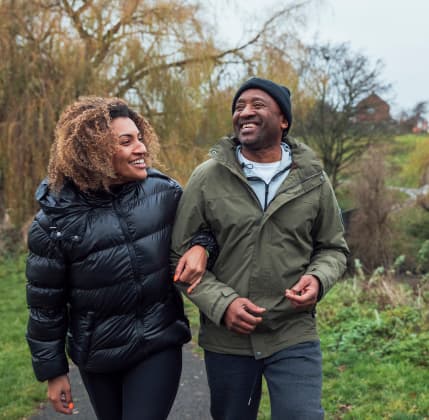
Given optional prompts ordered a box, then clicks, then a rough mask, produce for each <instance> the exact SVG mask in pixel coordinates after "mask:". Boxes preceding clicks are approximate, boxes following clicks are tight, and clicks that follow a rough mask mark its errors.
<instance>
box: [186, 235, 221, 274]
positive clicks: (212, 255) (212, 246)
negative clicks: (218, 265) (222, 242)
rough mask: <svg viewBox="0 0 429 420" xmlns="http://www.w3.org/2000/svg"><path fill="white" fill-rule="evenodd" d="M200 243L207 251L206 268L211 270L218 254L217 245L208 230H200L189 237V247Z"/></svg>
mask: <svg viewBox="0 0 429 420" xmlns="http://www.w3.org/2000/svg"><path fill="white" fill-rule="evenodd" d="M194 245H200V246H202V247H204V248H205V249H206V251H207V252H208V260H207V270H211V269H212V267H213V266H214V264H215V262H216V260H217V257H218V255H219V246H218V244H217V242H216V238H215V237H214V236H213V234H212V232H211V231H210V230H200V231H199V232H197V233H196V234H195V235H194V236H193V237H192V239H191V242H190V248H191V247H193V246H194Z"/></svg>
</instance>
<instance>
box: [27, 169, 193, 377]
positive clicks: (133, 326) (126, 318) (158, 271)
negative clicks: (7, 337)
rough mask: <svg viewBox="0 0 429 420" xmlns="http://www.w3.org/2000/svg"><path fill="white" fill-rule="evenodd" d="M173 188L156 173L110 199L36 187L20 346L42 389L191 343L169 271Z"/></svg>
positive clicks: (175, 194)
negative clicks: (72, 374) (62, 378)
mask: <svg viewBox="0 0 429 420" xmlns="http://www.w3.org/2000/svg"><path fill="white" fill-rule="evenodd" d="M181 194H182V190H181V188H180V186H179V185H178V184H177V183H175V182H174V181H172V180H171V179H170V178H168V177H167V176H165V175H163V174H161V173H160V172H158V171H155V170H153V169H152V170H149V171H148V178H147V179H146V180H145V181H143V182H134V183H129V184H124V185H122V186H119V187H117V188H116V189H115V190H113V191H112V192H111V193H107V192H103V193H99V194H97V195H90V194H84V193H82V192H80V191H78V190H77V189H76V188H75V187H74V186H73V185H72V184H67V185H66V186H65V187H64V188H63V190H62V191H61V193H60V194H59V195H57V196H54V195H52V194H51V193H50V192H49V189H48V186H47V183H46V181H44V182H43V183H42V184H41V185H40V187H39V189H38V190H37V193H36V198H37V200H38V201H39V203H40V206H41V210H40V211H39V213H38V214H37V216H36V218H35V220H34V222H33V224H32V226H31V229H30V232H29V250H30V253H29V256H28V261H27V273H26V274H27V279H28V283H27V302H28V306H29V308H30V317H29V322H28V330H27V340H28V343H29V345H30V350H31V353H32V361H33V367H34V371H35V374H36V377H37V379H39V380H40V381H43V380H46V379H49V378H54V377H56V376H59V375H62V374H65V373H67V372H68V363H67V359H66V355H65V341H66V336H67V350H68V353H69V355H70V357H71V359H72V360H73V361H74V362H75V363H76V364H77V365H78V366H79V367H81V368H82V369H84V370H87V371H90V372H109V371H115V370H120V369H125V368H127V367H128V366H130V365H132V364H134V363H136V362H138V361H140V360H141V359H143V358H145V357H146V356H147V355H148V354H151V353H153V352H156V351H159V350H161V349H163V348H166V347H169V346H176V345H182V344H183V343H185V342H187V341H189V339H190V331H189V327H188V322H187V319H186V318H185V315H184V312H183V303H182V300H181V296H180V295H179V294H178V292H177V290H176V288H175V287H174V285H173V282H172V278H171V275H170V272H169V244H170V235H171V229H172V225H173V222H174V216H175V212H176V207H177V203H178V201H179V198H180V196H181Z"/></svg>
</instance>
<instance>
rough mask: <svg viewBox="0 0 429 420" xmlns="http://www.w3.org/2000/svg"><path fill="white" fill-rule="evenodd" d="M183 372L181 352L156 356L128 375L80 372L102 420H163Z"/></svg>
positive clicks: (133, 368)
mask: <svg viewBox="0 0 429 420" xmlns="http://www.w3.org/2000/svg"><path fill="white" fill-rule="evenodd" d="M181 371H182V349H181V348H180V347H177V348H176V347H173V348H169V349H166V350H164V351H162V352H159V353H155V354H153V355H151V356H149V357H148V358H147V359H145V360H143V361H142V362H140V363H139V364H138V365H136V366H134V367H132V368H131V369H129V370H127V371H125V372H119V373H118V372H115V373H109V374H103V373H88V372H85V371H82V370H81V371H80V374H81V376H82V380H83V383H84V384H85V388H86V390H87V392H88V395H89V398H90V400H91V404H92V406H93V408H94V411H95V413H96V415H97V418H98V419H99V420H164V419H166V418H167V416H168V413H169V412H170V410H171V407H172V405H173V402H174V398H175V397H176V394H177V389H178V387H179V381H180V374H181Z"/></svg>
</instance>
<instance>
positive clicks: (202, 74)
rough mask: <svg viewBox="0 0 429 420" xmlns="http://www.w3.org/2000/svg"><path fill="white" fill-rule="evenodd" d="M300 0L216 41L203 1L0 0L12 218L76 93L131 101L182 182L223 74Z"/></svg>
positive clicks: (220, 110) (280, 33) (1, 103)
mask: <svg viewBox="0 0 429 420" xmlns="http://www.w3.org/2000/svg"><path fill="white" fill-rule="evenodd" d="M307 3H310V1H304V2H302V3H293V4H292V3H291V4H289V5H287V6H286V7H283V8H282V9H280V10H278V11H276V12H274V13H273V15H272V16H271V17H269V18H268V19H267V20H266V21H261V22H260V24H259V25H258V27H256V28H254V30H253V31H252V32H251V33H250V34H249V37H248V39H245V40H244V41H243V42H241V43H239V44H235V45H233V46H232V47H228V48H225V46H223V45H219V44H220V42H219V41H218V40H217V39H216V31H215V30H214V27H213V25H210V22H209V21H208V20H207V19H208V17H210V14H209V13H206V14H204V13H203V12H204V10H203V8H202V5H204V4H207V2H198V1H186V0H173V1H155V0H152V1H151V0H128V1H126V2H124V1H121V0H86V1H80V0H34V1H31V2H27V1H25V0H0V53H1V57H2V60H1V61H0V76H1V78H0V138H1V143H0V194H1V197H2V198H3V202H4V203H3V205H4V206H5V207H6V208H7V209H8V211H9V213H10V215H11V217H12V219H13V221H14V222H16V224H18V225H19V224H20V223H21V222H23V221H24V220H26V219H27V218H28V217H29V216H30V215H31V214H32V213H33V212H34V210H35V203H34V200H33V192H34V189H35V188H36V186H37V184H38V183H39V182H40V180H41V179H42V178H43V177H44V175H45V168H46V164H47V160H48V156H49V149H50V144H51V142H52V137H53V128H54V125H55V122H56V120H57V119H58V116H59V114H60V112H61V111H62V110H63V109H64V108H65V106H66V105H68V104H69V103H70V102H72V101H73V100H75V99H76V98H77V97H79V96H82V95H89V94H93V95H109V96H119V97H123V98H125V99H126V100H128V101H129V102H130V103H131V104H132V105H133V106H135V107H137V108H138V109H139V110H140V111H141V112H142V113H143V114H145V115H146V116H147V117H148V118H149V119H150V120H151V121H152V122H153V123H154V125H155V127H156V129H157V131H158V134H159V135H160V138H161V143H162V147H163V149H162V154H161V158H162V160H163V162H164V164H165V166H166V167H167V169H168V170H169V171H170V173H171V174H172V175H173V176H176V177H178V178H179V179H181V180H182V181H183V180H184V179H185V178H186V176H187V174H188V173H189V171H190V170H191V169H192V166H194V165H195V164H196V163H198V162H197V160H198V159H201V154H202V152H201V150H203V149H204V150H205V148H204V147H203V145H204V141H200V140H201V139H202V138H203V137H204V138H208V137H209V136H210V130H212V131H213V132H216V133H217V131H216V130H217V128H218V127H219V126H220V125H219V124H207V122H208V121H211V122H213V121H220V119H221V118H223V117H219V115H221V116H222V115H226V112H227V110H229V105H230V103H229V98H228V100H227V101H226V98H227V96H228V95H226V92H229V91H228V84H227V83H224V81H225V80H229V81H232V82H233V83H234V82H238V80H239V79H240V78H242V77H245V75H246V74H247V73H251V72H252V69H254V68H255V63H256V62H257V60H258V59H259V58H260V54H259V52H260V51H261V49H263V45H264V44H266V43H267V39H268V37H267V35H268V34H270V42H271V43H275V42H276V41H275V39H273V36H275V37H277V38H278V39H281V38H282V37H285V36H286V35H287V33H288V31H289V29H287V28H288V24H287V22H288V21H290V22H293V21H294V19H295V18H296V16H299V15H301V14H302V13H304V8H303V7H304V6H306V5H307ZM204 16H206V18H204ZM280 22H281V26H280V25H279V23H280ZM292 26H293V25H292V24H291V25H290V27H292ZM273 28H276V30H275V31H274V30H273ZM278 28H282V29H281V30H280V29H278ZM237 69H240V71H238V72H237ZM243 69H244V71H243ZM227 74H229V76H228V77H226V75H227ZM238 74H239V76H238V77H237V75H238ZM231 75H232V76H231ZM234 75H235V78H234ZM220 86H221V87H220ZM208 111H209V112H210V114H211V115H210V116H208V115H207V113H208Z"/></svg>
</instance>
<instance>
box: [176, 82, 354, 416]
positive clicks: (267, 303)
mask: <svg viewBox="0 0 429 420" xmlns="http://www.w3.org/2000/svg"><path fill="white" fill-rule="evenodd" d="M232 122H233V126H234V131H235V137H232V138H225V139H223V140H221V142H220V143H219V144H218V145H216V146H215V147H214V148H213V149H212V150H211V151H210V157H211V159H210V160H208V161H206V162H205V163H203V164H202V165H200V166H199V167H197V168H196V169H195V171H194V172H193V174H192V176H191V178H190V180H189V183H188V185H187V186H186V189H185V192H184V195H183V197H182V199H181V202H180V204H179V209H178V212H177V215H176V222H175V228H174V231H173V239H172V249H173V251H172V262H173V263H174V262H175V261H177V259H178V257H179V256H180V255H181V254H183V252H184V251H185V250H186V249H187V246H188V244H189V243H190V241H191V238H192V236H193V235H194V234H195V232H198V231H200V230H204V229H210V230H211V231H212V232H213V234H214V235H215V237H216V239H217V242H218V245H219V248H220V253H219V256H218V258H217V260H216V263H215V265H214V266H213V268H212V270H211V271H207V272H206V273H205V275H204V277H203V278H202V280H201V281H199V280H198V281H196V282H195V283H194V284H193V285H192V286H191V287H190V288H189V289H187V290H186V287H184V285H182V286H183V291H184V292H185V293H186V294H187V295H188V296H189V295H190V296H189V297H190V298H191V300H192V301H193V302H194V303H195V304H196V305H197V306H198V308H199V309H200V314H201V317H200V318H201V326H200V333H199V344H200V345H201V346H202V347H203V348H204V351H205V353H204V355H205V363H206V370H207V377H208V383H209V387H210V397H211V414H212V416H213V418H214V419H215V420H218V419H231V420H232V419H237V420H241V419H246V420H248V419H256V417H257V412H258V406H259V401H260V396H261V383H262V375H263V376H264V377H265V379H266V382H267V385H268V389H269V393H270V402H271V418H272V419H273V420H280V419H281V420H284V419H292V420H300V419H322V418H323V409H322V407H321V388H322V359H321V352H320V344H319V338H318V334H317V331H316V319H315V307H316V303H317V301H319V300H320V299H321V298H322V297H323V296H324V295H325V294H326V293H327V292H328V290H329V289H330V288H331V286H332V285H333V284H334V283H335V281H336V280H337V279H338V278H339V277H340V276H341V275H342V274H343V272H344V270H345V267H346V256H347V253H348V248H347V245H346V242H345V240H344V229H343V225H342V221H341V216H340V211H339V207H338V204H337V201H336V198H335V195H334V192H333V190H332V187H331V185H330V183H329V180H328V178H327V176H326V174H325V173H324V172H323V170H322V167H321V164H320V162H319V161H318V160H317V159H316V157H315V155H314V153H313V152H312V151H311V150H310V149H309V148H308V147H307V146H305V145H303V144H302V143H299V142H297V141H295V140H294V139H292V138H291V137H289V136H288V135H287V134H288V131H289V128H290V126H291V124H292V110H291V102H290V92H289V89H287V88H286V87H284V86H280V85H278V84H276V83H274V82H272V81H270V80H265V79H261V78H256V77H255V78H251V79H249V80H248V81H247V82H245V83H244V84H243V85H242V86H241V87H240V88H239V89H238V91H237V93H236V94H235V96H234V98H233V101H232ZM181 268H182V267H179V270H180V269H181ZM178 272H179V271H177V273H178ZM176 280H179V283H180V277H179V276H178V275H176Z"/></svg>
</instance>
